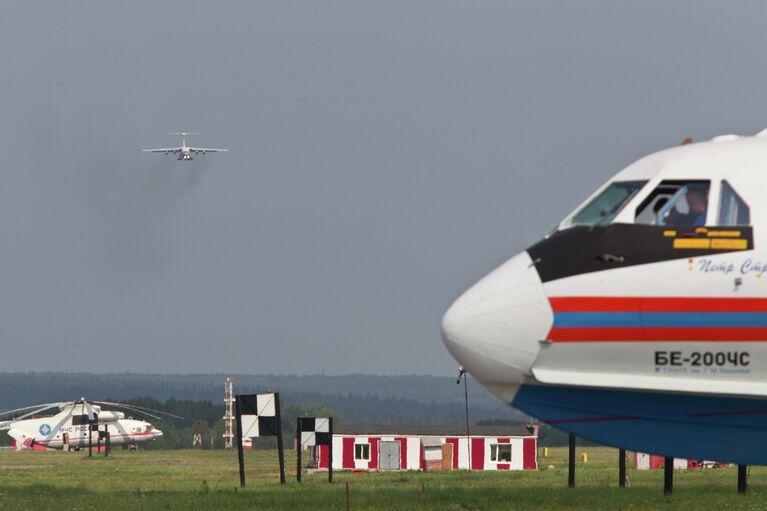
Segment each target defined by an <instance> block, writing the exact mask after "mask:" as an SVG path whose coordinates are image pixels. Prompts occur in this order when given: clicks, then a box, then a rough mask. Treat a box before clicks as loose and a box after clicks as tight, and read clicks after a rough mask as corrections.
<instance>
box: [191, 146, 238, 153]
mask: <svg viewBox="0 0 767 511" xmlns="http://www.w3.org/2000/svg"><path fill="white" fill-rule="evenodd" d="M189 150H190V151H191V152H193V153H225V152H227V151H228V150H229V149H216V148H215V147H190V148H189Z"/></svg>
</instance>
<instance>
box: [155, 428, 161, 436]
mask: <svg viewBox="0 0 767 511" xmlns="http://www.w3.org/2000/svg"><path fill="white" fill-rule="evenodd" d="M154 436H155V438H160V437H161V436H162V431H160V430H159V429H155V430H154Z"/></svg>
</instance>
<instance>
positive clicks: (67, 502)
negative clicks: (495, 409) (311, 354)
mask: <svg viewBox="0 0 767 511" xmlns="http://www.w3.org/2000/svg"><path fill="white" fill-rule="evenodd" d="M584 450H585V451H587V452H588V455H589V461H588V463H587V464H585V465H584V464H583V463H582V462H581V461H579V462H578V466H577V473H576V475H577V487H576V488H567V461H566V449H565V448H556V449H550V453H549V457H548V458H542V457H541V458H540V464H541V470H539V471H526V472H503V473H499V472H466V471H459V472H431V473H419V472H408V473H401V472H395V473H371V474H365V475H355V474H351V473H347V472H337V473H336V474H335V482H334V483H333V484H332V485H329V484H327V475H326V473H317V474H307V473H305V474H304V477H303V479H304V481H303V483H301V484H299V483H297V482H296V481H295V457H294V456H295V452H294V451H289V452H287V453H286V454H287V459H286V464H287V474H288V482H287V485H285V486H281V485H280V484H279V480H278V471H277V455H276V452H274V451H254V452H249V453H246V465H247V479H248V480H247V485H246V487H245V488H244V489H240V488H239V487H238V486H239V481H238V469H237V455H236V452H233V451H192V450H187V451H142V452H135V453H134V452H125V451H122V450H118V451H114V452H113V453H112V454H111V455H110V456H109V457H108V458H104V457H102V456H95V455H94V458H92V459H88V457H87V453H86V454H85V455H83V453H82V452H79V453H71V454H69V453H63V452H13V451H3V452H0V510H7V509H46V510H64V509H67V510H72V509H78V510H91V509H92V510H103V509H110V510H111V509H131V510H146V511H149V510H154V509H195V510H205V509H211V510H214V509H215V510H219V509H287V510H290V511H299V510H317V509H333V510H343V509H345V486H346V484H345V483H349V493H350V509H353V510H379V509H381V510H409V509H412V510H445V511H463V510H467V511H468V510H500V509H568V510H575V509H583V510H587V509H588V510H592V509H641V510H646V509H656V508H662V509H669V510H670V509H690V508H697V509H714V508H727V509H757V508H758V509H763V508H764V507H765V501H767V467H752V468H751V470H750V474H749V490H748V493H747V494H746V495H738V494H737V492H736V469H735V468H734V467H730V468H723V469H710V470H695V471H677V472H676V473H675V480H674V484H675V487H674V494H673V495H672V496H670V497H664V496H663V472H662V471H661V470H655V471H636V470H633V469H629V471H628V475H629V483H630V487H628V488H624V489H619V488H618V487H617V480H618V470H617V451H615V450H614V449H609V448H603V447H590V448H579V450H578V453H579V455H580V454H581V453H582V452H583V451H584ZM549 466H553V467H554V468H551V469H550V468H549Z"/></svg>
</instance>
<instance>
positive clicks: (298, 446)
mask: <svg viewBox="0 0 767 511" xmlns="http://www.w3.org/2000/svg"><path fill="white" fill-rule="evenodd" d="M296 481H298V482H299V483H300V482H301V417H297V418H296Z"/></svg>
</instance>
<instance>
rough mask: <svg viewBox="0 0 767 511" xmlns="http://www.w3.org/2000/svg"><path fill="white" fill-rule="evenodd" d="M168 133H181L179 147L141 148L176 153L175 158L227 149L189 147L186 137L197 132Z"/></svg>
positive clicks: (176, 133) (178, 133) (173, 133)
mask: <svg viewBox="0 0 767 511" xmlns="http://www.w3.org/2000/svg"><path fill="white" fill-rule="evenodd" d="M169 134H170V135H181V147H161V148H159V149H142V150H141V151H142V152H145V153H165V154H177V155H178V158H176V159H177V160H191V159H193V158H192V154H205V153H224V152H226V151H228V150H229V149H216V148H214V147H189V146H187V145H186V137H187V136H189V135H197V133H188V132H171V133H169Z"/></svg>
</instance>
